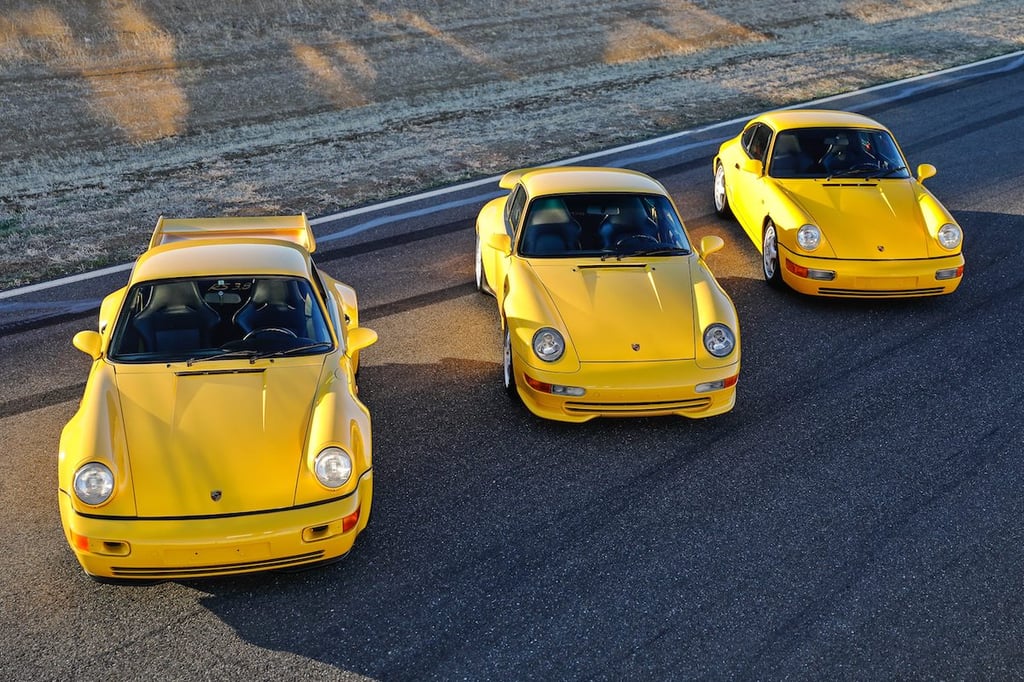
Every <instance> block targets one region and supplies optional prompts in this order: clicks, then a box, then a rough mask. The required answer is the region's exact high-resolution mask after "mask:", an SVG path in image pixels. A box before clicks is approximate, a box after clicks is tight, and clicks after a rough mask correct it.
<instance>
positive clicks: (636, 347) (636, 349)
mask: <svg viewBox="0 0 1024 682" xmlns="http://www.w3.org/2000/svg"><path fill="white" fill-rule="evenodd" d="M630 347H631V348H632V349H633V350H635V351H639V350H640V344H639V343H634V344H633V345H632V346H630Z"/></svg>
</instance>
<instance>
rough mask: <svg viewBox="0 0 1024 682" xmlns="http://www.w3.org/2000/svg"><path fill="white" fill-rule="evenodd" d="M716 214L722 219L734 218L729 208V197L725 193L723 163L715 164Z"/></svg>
mask: <svg viewBox="0 0 1024 682" xmlns="http://www.w3.org/2000/svg"><path fill="white" fill-rule="evenodd" d="M715 213H717V214H718V215H719V216H721V217H722V218H729V217H731V216H732V209H731V208H729V195H728V193H726V191H725V167H724V166H723V165H722V162H721V161H719V162H718V163H717V164H715Z"/></svg>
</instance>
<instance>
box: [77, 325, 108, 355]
mask: <svg viewBox="0 0 1024 682" xmlns="http://www.w3.org/2000/svg"><path fill="white" fill-rule="evenodd" d="M71 345H72V346H74V347H75V348H77V349H78V350H80V351H82V352H83V353H85V354H86V355H88V356H89V357H90V358H92V359H93V360H99V359H100V355H101V353H100V346H102V345H103V337H102V336H100V333H99V332H94V331H92V330H91V329H89V330H87V331H84V332H78V333H77V334H75V336H74V338H73V339H71Z"/></svg>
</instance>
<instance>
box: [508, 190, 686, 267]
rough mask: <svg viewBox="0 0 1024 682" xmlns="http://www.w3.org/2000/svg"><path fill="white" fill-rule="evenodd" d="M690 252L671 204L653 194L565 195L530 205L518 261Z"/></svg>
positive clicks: (535, 200) (538, 199) (666, 199)
mask: <svg viewBox="0 0 1024 682" xmlns="http://www.w3.org/2000/svg"><path fill="white" fill-rule="evenodd" d="M689 252H690V243H689V240H688V239H687V237H686V231H685V230H684V229H683V223H682V221H681V220H680V219H679V216H678V215H677V214H676V212H675V209H674V208H673V206H672V202H671V201H669V200H668V198H667V197H664V196H661V195H657V194H632V193H622V194H611V193H609V194H564V195H559V196H546V197H539V198H537V199H534V200H533V201H532V202H531V203H530V206H529V208H528V209H527V213H526V219H525V220H524V221H523V227H522V238H521V239H520V240H519V255H521V256H525V257H528V258H559V257H579V256H607V255H617V256H629V255H641V254H643V255H666V256H672V255H678V254H687V253H689Z"/></svg>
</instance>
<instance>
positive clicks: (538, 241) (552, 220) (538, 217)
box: [519, 197, 580, 256]
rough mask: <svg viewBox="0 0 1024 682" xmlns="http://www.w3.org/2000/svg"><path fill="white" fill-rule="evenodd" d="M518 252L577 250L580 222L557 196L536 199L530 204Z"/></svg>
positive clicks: (552, 253) (553, 253) (546, 253)
mask: <svg viewBox="0 0 1024 682" xmlns="http://www.w3.org/2000/svg"><path fill="white" fill-rule="evenodd" d="M524 230H525V232H524V233H523V243H522V246H521V247H520V249H519V250H520V252H521V253H522V254H523V255H524V256H557V255H560V254H564V253H570V252H575V251H579V248H580V226H579V223H577V222H576V221H575V220H573V218H572V215H571V214H570V213H569V210H568V209H567V208H566V207H565V203H564V202H563V201H562V200H561V199H559V198H558V197H546V198H543V199H537V200H536V201H535V202H534V204H533V206H531V207H530V214H529V216H528V217H527V220H526V226H525V227H524Z"/></svg>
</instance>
